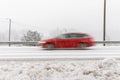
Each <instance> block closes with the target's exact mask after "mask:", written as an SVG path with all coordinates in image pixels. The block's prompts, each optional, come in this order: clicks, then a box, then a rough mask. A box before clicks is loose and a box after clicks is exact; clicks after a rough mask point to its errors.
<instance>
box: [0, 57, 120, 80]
mask: <svg viewBox="0 0 120 80" xmlns="http://www.w3.org/2000/svg"><path fill="white" fill-rule="evenodd" d="M119 76H120V62H119V61H117V60H115V59H105V60H97V61H90V60H86V61H84V60H83V61H1V62H0V80H120V77H119Z"/></svg>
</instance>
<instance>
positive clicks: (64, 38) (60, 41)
mask: <svg viewBox="0 0 120 80" xmlns="http://www.w3.org/2000/svg"><path fill="white" fill-rule="evenodd" d="M70 41H71V39H70V38H69V35H68V34H62V35H60V36H59V37H58V38H57V39H56V41H55V44H56V46H57V47H58V48H68V47H70Z"/></svg>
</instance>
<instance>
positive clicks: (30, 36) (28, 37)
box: [21, 30, 41, 46]
mask: <svg viewBox="0 0 120 80" xmlns="http://www.w3.org/2000/svg"><path fill="white" fill-rule="evenodd" d="M21 40H22V41H40V40H41V35H40V33H38V32H37V31H31V30H28V31H27V32H26V33H25V34H24V35H23V37H22V38H21ZM26 45H28V46H35V44H26Z"/></svg>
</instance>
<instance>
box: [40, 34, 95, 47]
mask: <svg viewBox="0 0 120 80" xmlns="http://www.w3.org/2000/svg"><path fill="white" fill-rule="evenodd" d="M39 45H40V46H42V48H47V49H52V48H84V47H89V46H93V45H94V42H93V38H92V37H91V36H89V35H88V34H85V33H65V34H61V35H59V36H57V37H55V38H51V39H47V40H41V41H39Z"/></svg>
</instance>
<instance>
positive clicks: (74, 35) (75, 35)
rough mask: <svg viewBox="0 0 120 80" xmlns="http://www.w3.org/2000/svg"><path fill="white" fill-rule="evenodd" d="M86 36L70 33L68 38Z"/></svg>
mask: <svg viewBox="0 0 120 80" xmlns="http://www.w3.org/2000/svg"><path fill="white" fill-rule="evenodd" d="M85 36H87V35H86V34H70V38H82V37H85Z"/></svg>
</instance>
